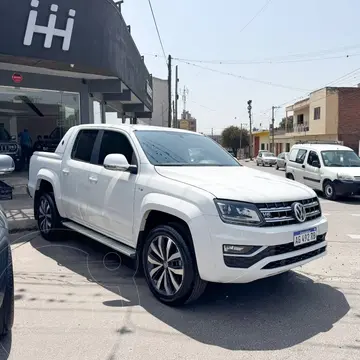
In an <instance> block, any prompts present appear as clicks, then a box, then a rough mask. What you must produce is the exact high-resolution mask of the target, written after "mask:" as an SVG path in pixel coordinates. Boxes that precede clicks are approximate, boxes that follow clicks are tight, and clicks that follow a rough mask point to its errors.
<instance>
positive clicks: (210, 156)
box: [135, 130, 241, 166]
mask: <svg viewBox="0 0 360 360" xmlns="http://www.w3.org/2000/svg"><path fill="white" fill-rule="evenodd" d="M135 135H136V137H137V139H138V140H139V142H140V145H141V147H142V149H143V150H144V152H145V154H146V156H147V158H148V160H149V161H150V163H151V164H153V165H157V166H241V165H240V164H239V163H238V161H237V160H235V159H234V158H233V157H232V156H231V155H230V154H229V153H228V152H227V151H226V150H225V149H223V148H222V147H221V146H220V145H218V144H217V143H216V142H215V141H213V140H211V139H210V138H208V137H206V136H202V135H198V134H196V133H194V134H191V133H186V132H180V131H152V130H137V131H135Z"/></svg>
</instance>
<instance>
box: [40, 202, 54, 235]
mask: <svg viewBox="0 0 360 360" xmlns="http://www.w3.org/2000/svg"><path fill="white" fill-rule="evenodd" d="M51 225H52V216H51V208H50V204H49V202H48V201H47V200H46V199H44V198H42V199H41V201H40V206H39V228H40V231H41V232H43V233H45V234H47V233H49V232H50V230H51Z"/></svg>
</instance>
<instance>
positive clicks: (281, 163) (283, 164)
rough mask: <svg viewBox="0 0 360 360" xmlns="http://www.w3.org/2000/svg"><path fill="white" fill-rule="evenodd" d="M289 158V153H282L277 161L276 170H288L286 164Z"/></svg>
mask: <svg viewBox="0 0 360 360" xmlns="http://www.w3.org/2000/svg"><path fill="white" fill-rule="evenodd" d="M288 157H289V153H288V152H282V153H280V154H279V155H278V157H277V159H276V170H279V169H286V162H287V160H288Z"/></svg>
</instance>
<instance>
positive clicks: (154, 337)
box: [0, 163, 360, 360]
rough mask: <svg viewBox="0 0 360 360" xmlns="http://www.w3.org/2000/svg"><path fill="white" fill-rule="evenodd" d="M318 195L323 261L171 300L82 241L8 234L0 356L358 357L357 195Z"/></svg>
mask: <svg viewBox="0 0 360 360" xmlns="http://www.w3.org/2000/svg"><path fill="white" fill-rule="evenodd" d="M246 166H251V167H255V168H256V166H255V165H254V163H246ZM259 169H260V170H261V171H268V172H272V173H275V174H278V175H279V176H283V175H284V174H283V172H282V171H278V172H277V171H276V170H275V169H273V168H265V169H262V168H259ZM321 204H322V209H323V212H324V213H325V214H326V215H327V216H328V219H329V223H330V224H329V226H330V229H329V233H328V241H329V254H328V256H327V257H326V258H324V259H322V260H318V261H316V262H314V263H312V264H309V265H307V266H305V267H303V268H301V269H299V271H297V272H293V273H291V274H290V275H284V276H282V277H279V278H274V279H271V278H270V279H266V280H261V281H259V282H256V283H253V284H247V285H210V286H209V287H208V289H207V291H206V294H205V296H203V298H202V299H201V301H199V302H197V303H196V304H194V305H192V306H190V307H187V308H180V309H174V308H169V307H166V306H164V305H162V304H160V303H158V302H157V301H156V300H155V299H154V298H153V297H152V296H151V295H150V293H149V290H148V288H147V286H146V285H145V281H144V279H143V277H141V276H139V277H136V278H133V273H134V270H133V269H132V268H131V267H130V265H131V264H129V263H128V261H126V259H122V260H123V262H122V261H121V259H120V258H119V257H118V255H116V254H114V253H113V252H112V251H111V250H109V249H108V248H105V247H103V246H100V245H98V244H96V243H94V242H93V241H91V240H89V239H86V238H84V237H82V236H78V235H74V234H72V233H70V232H68V233H66V234H64V240H63V241H62V242H59V243H56V244H49V243H48V242H46V241H44V240H43V239H42V238H40V237H39V236H38V235H37V233H19V234H13V235H12V242H13V245H12V247H13V258H14V267H15V285H16V291H15V295H16V313H15V326H14V329H13V334H12V337H8V338H6V339H5V340H4V341H3V342H2V352H1V354H0V359H7V358H9V359H37V360H43V359H44V360H45V359H46V360H48V359H54V360H65V359H66V360H73V359H86V360H100V359H101V360H115V359H122V360H127V359H129V360H130V359H131V360H133V359H134V360H135V359H139V360H140V359H144V360H145V359H151V358H156V359H157V360H163V359H164V360H165V359H166V360H171V359H174V360H175V359H177V360H178V359H189V360H190V359H191V360H194V359H199V360H202V359H204V360H205V359H206V360H218V359H228V360H232V359H234V360H235V359H236V360H239V359H241V360H245V359H256V360H258V359H259V360H262V359H274V360H275V359H276V360H282V359H284V360H285V359H286V360H288V359H294V360H295V359H296V360H297V359H302V360H310V359H311V360H313V359H315V358H323V359H327V360H332V359H336V360H339V359H344V360H345V359H346V360H351V359H353V360H355V359H359V357H360V200H358V199H352V200H347V201H339V202H330V201H326V200H321ZM0 350H1V349H0Z"/></svg>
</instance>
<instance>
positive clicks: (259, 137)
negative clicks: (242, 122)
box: [252, 130, 270, 156]
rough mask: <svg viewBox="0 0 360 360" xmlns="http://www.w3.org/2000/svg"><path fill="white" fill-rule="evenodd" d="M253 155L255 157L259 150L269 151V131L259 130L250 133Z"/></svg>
mask: <svg viewBox="0 0 360 360" xmlns="http://www.w3.org/2000/svg"><path fill="white" fill-rule="evenodd" d="M252 141H253V155H254V156H257V154H258V153H259V151H260V150H269V151H270V131H269V130H259V131H254V132H253V133H252Z"/></svg>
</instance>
